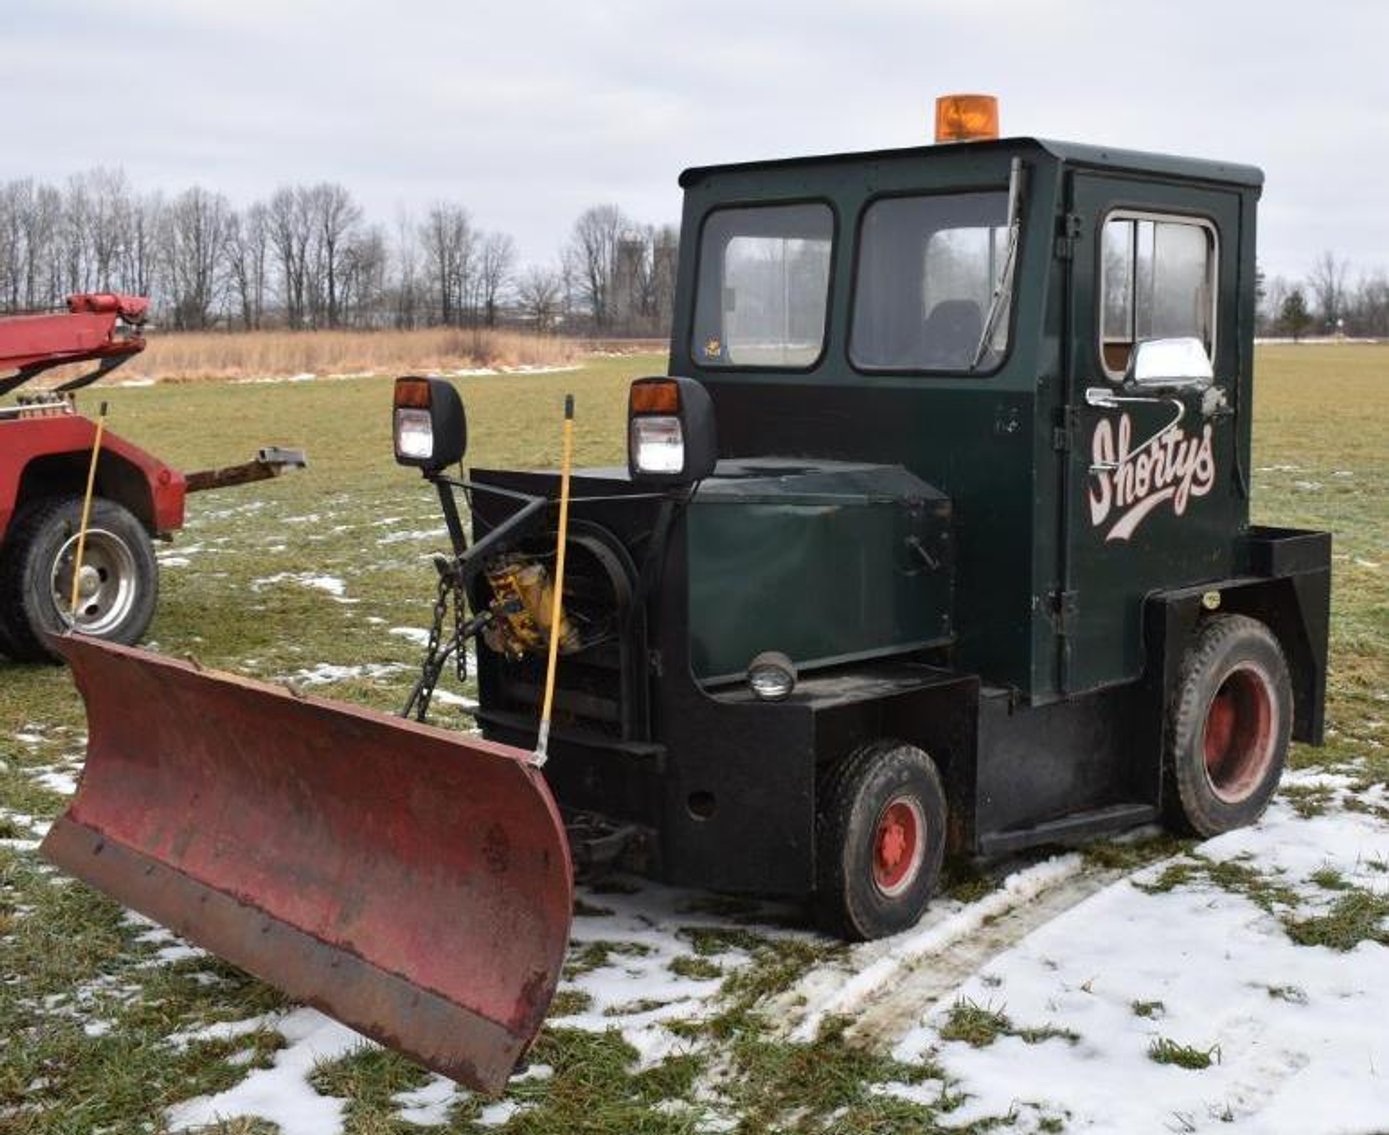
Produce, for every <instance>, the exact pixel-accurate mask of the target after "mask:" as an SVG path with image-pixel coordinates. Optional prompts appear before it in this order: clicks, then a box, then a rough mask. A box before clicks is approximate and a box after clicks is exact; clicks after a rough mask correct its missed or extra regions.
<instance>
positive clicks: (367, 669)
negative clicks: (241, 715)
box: [289, 662, 410, 686]
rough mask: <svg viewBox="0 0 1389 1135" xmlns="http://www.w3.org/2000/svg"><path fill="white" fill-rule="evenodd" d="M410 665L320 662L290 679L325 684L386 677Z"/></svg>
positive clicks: (305, 684) (296, 681)
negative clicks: (337, 664)
mask: <svg viewBox="0 0 1389 1135" xmlns="http://www.w3.org/2000/svg"><path fill="white" fill-rule="evenodd" d="M408 669H410V667H408V666H402V665H401V664H400V663H398V662H369V663H364V664H362V665H360V666H335V665H333V664H332V663H331V662H320V663H318V664H317V665H316V666H311V667H308V668H306V669H303V670H296V671H295V672H294V673H293V674H291V675H290V676H289V680H290V681H291V682H293V683H295V684H296V685H300V686H325V685H327V684H329V683H330V682H346V681H350V680H351V679H353V678H386V677H389V676H390V675H392V674H398V673H400V672H401V671H402V670H408Z"/></svg>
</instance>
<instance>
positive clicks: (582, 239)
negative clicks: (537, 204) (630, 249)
mask: <svg viewBox="0 0 1389 1135" xmlns="http://www.w3.org/2000/svg"><path fill="white" fill-rule="evenodd" d="M630 228H631V224H630V222H628V220H627V218H626V217H624V216H623V214H622V210H621V209H619V208H618V207H617V206H616V205H594V206H592V207H591V208H589V209H585V210H584V211H583V213H581V214H580V215H579V219H578V220H577V221H575V222H574V232H573V235H572V236H571V238H570V241H569V259H570V262H571V264H572V266H573V270H574V272H575V275H576V276H577V279H578V284H579V288H580V291H581V294H582V296H583V299H584V302H585V303H586V304H587V305H588V310H589V315H590V316H591V317H592V318H593V326H594V327H595V328H597V329H598V330H600V331H606V330H608V328H609V327H611V325H612V321H613V303H612V300H613V296H612V291H613V278H614V273H615V271H616V267H617V249H618V242H619V241H620V240H621V239H622V236H623V233H624V232H626V231H627V230H628V229H630Z"/></svg>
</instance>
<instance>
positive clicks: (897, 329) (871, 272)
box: [849, 192, 1013, 372]
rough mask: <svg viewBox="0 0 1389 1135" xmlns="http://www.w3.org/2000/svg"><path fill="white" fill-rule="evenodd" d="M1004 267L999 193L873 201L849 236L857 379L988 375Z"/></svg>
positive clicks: (1003, 327)
mask: <svg viewBox="0 0 1389 1135" xmlns="http://www.w3.org/2000/svg"><path fill="white" fill-rule="evenodd" d="M1007 267H1008V194H1007V193H997V192H989V193H954V194H945V193H937V194H932V195H930V196H921V197H890V198H884V199H883V200H880V201H875V202H873V204H871V205H869V206H868V208H867V209H866V210H864V214H863V224H862V227H861V230H860V235H859V259H858V271H857V274H856V278H855V284H854V314H853V331H852V334H851V336H850V340H849V358H850V360H851V361H852V362H853V364H854V365H855V366H856V367H858V368H859V369H861V370H908V371H955V372H959V371H989V370H993V369H994V368H995V367H996V366H997V365H998V364H999V363H1000V362H1001V361H1002V359H1003V356H1004V354H1005V353H1006V351H1007V348H1008V325H1009V318H1008V316H1009V308H1010V306H1011V299H1012V287H1013V281H1012V280H1011V279H1004V275H1005V270H1006V269H1007ZM1008 275H1010V276H1011V272H1009V273H1008ZM995 290H998V292H999V299H998V302H997V304H995V303H994V298H993V297H994V292H995ZM991 313H992V320H990V315H991ZM986 326H989V327H991V331H989V332H988V333H986V331H985V328H986Z"/></svg>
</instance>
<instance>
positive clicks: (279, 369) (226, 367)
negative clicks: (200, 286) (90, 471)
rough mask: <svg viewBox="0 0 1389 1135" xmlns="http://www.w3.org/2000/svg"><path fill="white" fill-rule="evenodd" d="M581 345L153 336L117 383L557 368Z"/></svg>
mask: <svg viewBox="0 0 1389 1135" xmlns="http://www.w3.org/2000/svg"><path fill="white" fill-rule="evenodd" d="M584 349H585V347H584V344H582V343H581V342H580V341H579V340H576V339H563V338H556V337H554V336H540V335H532V334H529V333H526V332H521V331H495V330H493V331H489V330H487V329H486V328H481V327H478V328H462V329H460V328H453V327H431V328H424V329H421V330H417V331H241V332H225V331H207V332H172V331H170V332H165V331H159V330H157V329H156V330H152V331H151V332H150V334H149V345H148V346H147V347H146V348H145V350H144V353H143V354H141V355H139V356H138V357H137V358H135V359H133V360H131V361H130V362H129V363H127V364H126V366H125V367H124V368H122V369H121V370H120V371H117V372H116V375H115V376H114V379H113V380H114V381H117V382H119V381H121V380H128V379H131V378H137V377H140V378H153V379H157V380H159V381H165V382H168V381H173V382H189V381H195V380H198V379H206V378H280V377H287V376H290V375H296V374H316V375H331V374H405V373H408V372H410V371H454V370H463V369H471V368H475V367H498V368H500V367H530V366H554V365H562V364H565V363H570V362H573V361H575V360H577V359H578V357H579V356H580V354H581V353H582V352H583V351H584Z"/></svg>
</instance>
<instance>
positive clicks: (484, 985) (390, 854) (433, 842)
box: [42, 637, 573, 1093]
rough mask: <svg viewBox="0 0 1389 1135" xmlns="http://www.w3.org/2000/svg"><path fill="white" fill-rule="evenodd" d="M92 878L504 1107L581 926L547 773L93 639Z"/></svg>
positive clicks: (87, 802) (424, 730)
mask: <svg viewBox="0 0 1389 1135" xmlns="http://www.w3.org/2000/svg"><path fill="white" fill-rule="evenodd" d="M56 645H57V648H58V649H59V650H60V651H61V652H62V653H63V655H64V656H65V657H66V658H67V660H68V662H69V663H70V664H71V666H72V669H73V674H74V676H75V678H76V681H77V685H78V688H79V689H80V690H81V692H82V696H83V698H84V699H85V700H86V703H87V721H88V732H89V736H90V740H89V742H88V746H87V764H86V769H85V771H84V772H83V775H82V780H81V784H80V786H79V788H78V791H77V795H76V796H75V797H74V798H73V800H72V803H71V805H70V807H69V808H68V810H67V812H66V813H65V814H64V815H63V816H62V818H61V819H59V820H58V821H57V822H56V823H55V824H54V825H53V828H52V830H51V831H50V832H49V834H48V837H47V838H46V839H45V840H44V843H43V848H42V851H43V854H44V855H45V856H47V857H48V858H49V859H51V860H52V861H53V862H54V863H57V864H58V865H59V866H61V867H63V868H64V869H65V870H67V871H70V872H71V873H72V874H74V875H76V876H78V877H79V878H81V879H84V880H86V881H87V882H88V883H90V884H92V885H93V886H95V887H97V888H99V889H100V890H102V891H105V892H106V893H107V894H109V895H112V896H113V897H115V898H116V899H118V900H120V901H121V902H122V903H125V904H126V905H127V906H130V907H133V908H134V909H135V910H138V911H140V912H141V913H142V914H145V915H148V916H149V917H150V918H153V919H155V920H157V921H159V922H161V923H163V924H164V925H166V926H168V927H169V928H170V929H172V930H174V931H176V932H177V933H179V934H181V935H184V936H185V937H187V938H189V939H191V940H192V941H194V942H196V943H198V944H199V945H201V946H204V947H206V948H207V949H209V950H211V951H212V952H214V953H216V954H220V955H221V956H222V957H224V958H227V959H228V960H229V961H231V962H233V963H235V964H236V965H238V966H241V967H242V968H244V969H246V970H249V971H250V972H251V973H254V974H256V975H257V976H258V977H260V978H262V979H264V980H265V981H268V982H270V983H271V984H273V985H276V986H278V987H280V988H281V989H283V990H284V991H285V992H287V993H289V994H290V995H291V996H292V997H294V998H296V999H299V1000H302V1001H306V1002H308V1003H309V1004H311V1005H314V1006H316V1007H318V1008H320V1009H322V1010H323V1011H324V1012H327V1013H329V1014H331V1015H332V1016H334V1017H337V1018H338V1019H339V1020H341V1021H343V1022H344V1023H346V1024H348V1025H350V1026H352V1027H353V1028H355V1029H358V1030H360V1031H361V1032H363V1033H365V1034H367V1035H368V1036H371V1037H373V1038H375V1039H376V1040H379V1041H381V1042H382V1043H383V1044H386V1045H389V1046H391V1047H393V1048H399V1049H401V1050H402V1051H404V1052H406V1053H409V1054H410V1055H411V1056H414V1057H416V1058H417V1059H419V1060H420V1061H422V1062H423V1063H424V1064H426V1065H428V1066H429V1067H430V1068H433V1069H435V1070H437V1071H439V1072H442V1073H444V1074H445V1075H447V1076H450V1077H452V1078H453V1079H455V1080H458V1081H460V1082H462V1083H464V1084H468V1085H470V1086H472V1087H476V1088H479V1089H481V1090H483V1091H486V1092H492V1093H495V1092H498V1091H500V1090H501V1088H502V1087H503V1085H504V1084H505V1083H506V1080H507V1077H508V1076H509V1075H510V1073H511V1071H512V1069H513V1068H514V1067H515V1065H516V1062H517V1061H518V1059H519V1058H520V1057H521V1055H522V1054H523V1053H524V1051H525V1049H526V1047H527V1045H528V1044H529V1043H530V1041H531V1039H532V1038H533V1037H534V1036H535V1034H536V1032H537V1031H538V1030H539V1028H540V1025H541V1022H542V1020H543V1019H544V1016H545V1010H546V1008H547V1007H548V1005H549V1002H550V998H551V996H552V995H553V993H554V990H555V984H556V982H557V981H558V980H559V973H560V968H561V966H562V965H563V962H564V954H565V946H566V943H567V941H568V937H569V923H570V920H571V917H572V910H573V879H572V873H571V868H570V861H569V848H568V844H567V842H566V840H565V835H564V825H563V823H562V821H561V819H560V816H559V812H558V810H557V809H556V807H555V803H554V800H553V798H552V797H551V795H550V792H549V789H548V788H547V787H546V785H545V782H544V780H543V778H542V777H541V775H540V773H539V772H538V771H537V770H536V769H534V768H532V767H531V766H530V764H529V762H528V759H527V758H528V756H529V754H527V753H524V752H521V751H520V750H517V749H512V748H509V747H507V746H504V745H497V744H492V743H490V742H487V741H483V740H480V739H476V738H470V737H464V736H460V735H458V734H454V733H450V732H447V731H445V730H442V729H436V728H432V727H430V726H425V725H418V724H416V723H414V722H410V721H404V720H402V719H400V718H395V717H389V716H386V715H385V714H380V713H376V712H373V711H371V710H367V709H362V708H359V707H355V706H349V705H344V704H341V703H337V702H330V701H326V700H324V699H320V698H313V697H299V696H296V695H294V694H293V693H290V692H289V691H287V690H283V689H280V688H279V687H276V686H269V685H265V684H263V683H260V682H253V681H249V680H247V679H244V678H238V677H234V676H232V675H227V674H215V673H211V672H204V671H202V670H200V669H199V668H198V667H196V666H194V665H190V664H189V663H185V662H179V661H175V660H173V659H168V658H163V657H160V656H158V655H155V654H150V653H148V652H145V651H141V650H133V649H130V648H127V647H119V646H111V645H107V644H103V643H98V642H95V641H93V640H90V639H80V638H71V637H70V638H66V639H62V640H58V641H57V643H56Z"/></svg>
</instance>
